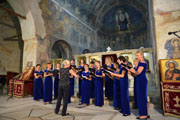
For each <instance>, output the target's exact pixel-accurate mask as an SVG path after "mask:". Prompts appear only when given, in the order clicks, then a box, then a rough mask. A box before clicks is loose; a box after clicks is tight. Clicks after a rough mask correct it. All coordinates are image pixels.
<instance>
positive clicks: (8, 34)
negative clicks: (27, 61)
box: [0, 3, 23, 72]
mask: <svg viewBox="0 0 180 120" xmlns="http://www.w3.org/2000/svg"><path fill="white" fill-rule="evenodd" d="M3 6H5V7H7V8H9V9H11V7H10V6H9V4H8V3H4V4H3ZM0 31H1V32H0V61H1V65H2V66H4V67H5V69H6V71H11V72H21V69H22V50H23V41H22V39H21V30H20V26H19V21H18V19H17V17H15V16H12V15H10V14H8V13H7V12H5V11H3V10H0Z"/></svg>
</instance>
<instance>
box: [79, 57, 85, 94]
mask: <svg viewBox="0 0 180 120" xmlns="http://www.w3.org/2000/svg"><path fill="white" fill-rule="evenodd" d="M84 64H85V62H84V60H83V59H81V61H80V65H79V66H78V68H84ZM78 72H79V81H78V82H79V95H78V97H81V82H82V79H81V76H82V69H79V70H78Z"/></svg>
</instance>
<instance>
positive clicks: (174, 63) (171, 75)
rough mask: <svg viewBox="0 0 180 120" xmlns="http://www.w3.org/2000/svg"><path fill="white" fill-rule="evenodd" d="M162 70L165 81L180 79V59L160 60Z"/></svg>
mask: <svg viewBox="0 0 180 120" xmlns="http://www.w3.org/2000/svg"><path fill="white" fill-rule="evenodd" d="M160 71H161V78H162V81H163V82H178V81H180V59H164V60H160Z"/></svg>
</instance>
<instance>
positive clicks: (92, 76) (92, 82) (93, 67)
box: [89, 61, 96, 98]
mask: <svg viewBox="0 0 180 120" xmlns="http://www.w3.org/2000/svg"><path fill="white" fill-rule="evenodd" d="M89 68H91V69H94V70H95V66H94V62H93V61H91V62H90V65H89ZM92 74H94V75H95V73H94V72H92ZM94 75H91V79H92V80H91V98H94V94H95V78H96V77H95V76H94Z"/></svg>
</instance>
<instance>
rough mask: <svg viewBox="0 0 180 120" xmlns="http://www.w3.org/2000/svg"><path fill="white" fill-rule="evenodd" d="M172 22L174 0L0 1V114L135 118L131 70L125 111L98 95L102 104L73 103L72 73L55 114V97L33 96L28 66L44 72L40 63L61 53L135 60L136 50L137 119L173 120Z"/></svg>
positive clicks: (179, 60)
mask: <svg viewBox="0 0 180 120" xmlns="http://www.w3.org/2000/svg"><path fill="white" fill-rule="evenodd" d="M179 26H180V0H0V119H1V120H59V119H61V120H119V119H121V120H136V117H137V116H138V110H137V109H133V108H134V107H133V105H134V104H133V103H134V94H135V92H134V90H135V88H134V84H135V83H134V77H133V76H132V75H129V74H128V88H127V90H128V99H129V104H130V109H131V114H130V115H128V116H127V117H126V116H122V114H121V113H120V112H119V111H117V110H114V109H113V100H112V99H110V100H109V99H105V98H104V101H103V103H104V106H102V107H96V106H95V105H94V102H95V101H94V99H90V104H89V105H88V106H85V107H84V106H83V107H82V108H81V107H79V106H78V103H79V102H80V101H81V97H79V89H78V87H79V84H80V83H79V81H78V78H75V81H74V84H73V85H74V87H73V89H74V90H73V91H74V95H73V97H71V98H70V99H71V103H69V104H68V109H67V111H68V112H69V113H70V115H68V116H61V115H56V114H54V109H55V107H56V103H57V101H56V100H53V101H52V104H47V105H45V104H43V100H40V101H35V100H33V96H34V93H35V89H34V88H35V87H34V83H35V82H34V81H35V80H34V79H35V77H34V75H35V74H34V71H35V70H36V68H37V66H38V65H40V67H41V70H42V71H44V70H46V67H47V63H48V64H49V63H50V64H51V65H52V69H55V68H56V66H57V64H60V65H61V66H62V64H63V60H66V59H68V60H74V63H75V65H76V67H78V66H80V65H81V60H83V61H84V62H85V63H86V64H89V65H88V66H90V64H91V63H92V61H95V63H96V62H97V61H99V62H100V63H101V65H102V66H103V65H104V64H106V58H107V57H110V58H111V60H112V61H113V62H114V63H116V61H118V59H119V56H123V57H125V58H128V59H126V62H127V64H128V62H129V63H131V65H132V66H134V64H133V62H134V60H135V58H136V57H137V53H138V51H142V52H143V57H144V61H145V62H146V64H147V69H146V72H145V75H146V77H147V82H148V84H147V106H148V114H149V115H150V118H144V120H146V119H149V120H160V119H162V120H179V118H180V27H179ZM128 73H129V72H128ZM42 79H43V82H44V78H42ZM54 79H55V77H53V83H52V85H54V84H55V80H54ZM103 80H104V82H103V84H104V87H103V90H104V89H106V88H105V86H106V85H105V84H106V82H105V81H106V80H105V78H103ZM52 85H51V86H52ZM43 87H44V86H43ZM104 92H105V90H104ZM52 94H55V91H54V86H52ZM104 94H105V93H104ZM51 96H52V95H51ZM103 97H104V96H103Z"/></svg>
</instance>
